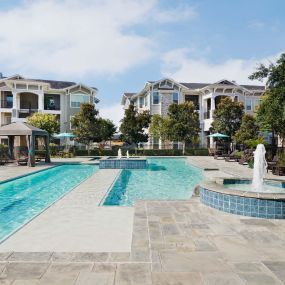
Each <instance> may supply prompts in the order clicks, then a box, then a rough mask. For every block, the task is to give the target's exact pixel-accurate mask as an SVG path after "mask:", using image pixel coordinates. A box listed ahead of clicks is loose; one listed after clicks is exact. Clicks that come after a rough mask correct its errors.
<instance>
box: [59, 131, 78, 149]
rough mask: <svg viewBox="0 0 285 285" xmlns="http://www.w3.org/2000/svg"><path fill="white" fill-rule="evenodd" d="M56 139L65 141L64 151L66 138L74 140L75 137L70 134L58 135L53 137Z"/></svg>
mask: <svg viewBox="0 0 285 285" xmlns="http://www.w3.org/2000/svg"><path fill="white" fill-rule="evenodd" d="M54 137H55V138H57V139H65V149H67V139H68V138H75V137H76V136H75V135H74V134H72V133H60V134H57V135H54Z"/></svg>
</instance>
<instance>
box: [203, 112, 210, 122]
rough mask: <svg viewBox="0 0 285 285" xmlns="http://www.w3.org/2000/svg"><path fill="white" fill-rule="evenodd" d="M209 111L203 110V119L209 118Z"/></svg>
mask: <svg viewBox="0 0 285 285" xmlns="http://www.w3.org/2000/svg"><path fill="white" fill-rule="evenodd" d="M210 115H211V111H210V110H208V111H207V112H204V119H205V120H206V119H210Z"/></svg>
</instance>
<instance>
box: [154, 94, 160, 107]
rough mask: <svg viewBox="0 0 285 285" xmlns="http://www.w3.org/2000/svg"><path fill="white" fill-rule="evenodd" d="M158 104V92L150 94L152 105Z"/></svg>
mask: <svg viewBox="0 0 285 285" xmlns="http://www.w3.org/2000/svg"><path fill="white" fill-rule="evenodd" d="M159 103H160V96H159V93H158V92H153V93H152V104H154V105H155V104H159Z"/></svg>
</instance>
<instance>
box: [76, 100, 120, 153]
mask: <svg viewBox="0 0 285 285" xmlns="http://www.w3.org/2000/svg"><path fill="white" fill-rule="evenodd" d="M98 115H99V112H98V111H97V110H96V109H95V108H94V105H92V104H89V103H83V104H81V105H80V111H79V112H78V113H77V114H76V115H75V116H74V117H73V118H72V119H71V123H72V125H73V128H74V129H73V133H74V134H75V135H76V138H75V140H76V141H78V142H80V143H83V144H85V145H86V146H87V150H88V154H90V145H91V143H93V142H101V141H102V140H107V139H110V138H111V137H112V136H113V134H114V133H115V131H116V128H115V126H114V124H113V123H112V122H111V121H110V120H105V119H102V118H99V116H98Z"/></svg>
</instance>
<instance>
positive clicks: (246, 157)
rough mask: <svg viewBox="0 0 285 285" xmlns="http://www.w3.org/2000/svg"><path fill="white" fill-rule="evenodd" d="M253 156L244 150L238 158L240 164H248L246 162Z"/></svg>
mask: <svg viewBox="0 0 285 285" xmlns="http://www.w3.org/2000/svg"><path fill="white" fill-rule="evenodd" d="M252 158H253V154H252V152H245V153H244V155H243V156H242V157H241V158H240V159H239V160H238V163H239V164H241V165H244V164H248V162H249V161H250V160H251V159H252Z"/></svg>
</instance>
